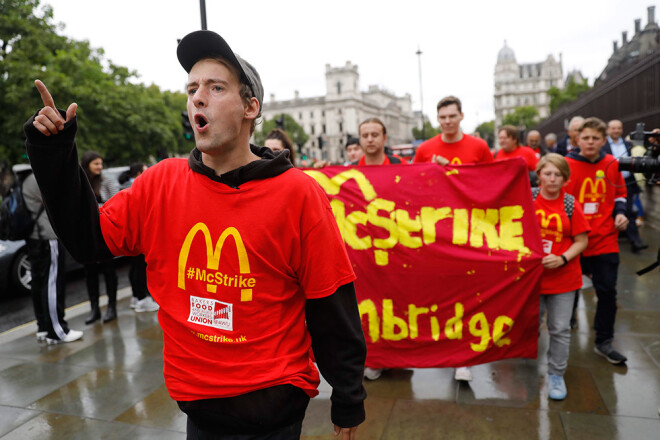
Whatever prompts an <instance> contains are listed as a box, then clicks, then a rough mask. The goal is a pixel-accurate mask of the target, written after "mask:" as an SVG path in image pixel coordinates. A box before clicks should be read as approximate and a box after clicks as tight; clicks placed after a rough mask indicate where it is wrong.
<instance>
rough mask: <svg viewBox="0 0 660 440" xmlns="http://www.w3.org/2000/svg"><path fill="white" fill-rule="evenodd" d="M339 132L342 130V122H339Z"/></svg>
mask: <svg viewBox="0 0 660 440" xmlns="http://www.w3.org/2000/svg"><path fill="white" fill-rule="evenodd" d="M339 132H340V133H343V132H344V124H342V123H341V122H340V123H339Z"/></svg>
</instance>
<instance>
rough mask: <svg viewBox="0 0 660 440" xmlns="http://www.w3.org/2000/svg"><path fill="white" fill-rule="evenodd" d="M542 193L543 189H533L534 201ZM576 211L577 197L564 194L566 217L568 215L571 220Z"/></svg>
mask: <svg viewBox="0 0 660 440" xmlns="http://www.w3.org/2000/svg"><path fill="white" fill-rule="evenodd" d="M540 192H541V188H532V199H533V200H536V198H537V197H538V195H539V193H540ZM574 209H575V197H573V196H572V195H570V194H567V193H564V211H566V215H568V219H569V220H570V219H571V218H572V217H573V210H574Z"/></svg>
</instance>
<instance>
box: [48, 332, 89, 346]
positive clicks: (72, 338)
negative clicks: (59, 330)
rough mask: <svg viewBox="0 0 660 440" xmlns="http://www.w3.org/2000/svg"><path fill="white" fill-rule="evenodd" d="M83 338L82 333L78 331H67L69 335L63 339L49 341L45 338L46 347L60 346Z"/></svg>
mask: <svg viewBox="0 0 660 440" xmlns="http://www.w3.org/2000/svg"><path fill="white" fill-rule="evenodd" d="M82 337H83V332H81V331H80V330H69V333H67V334H66V336H65V337H64V338H63V339H50V338H46V343H48V345H54V344H61V343H63V342H74V341H77V340H79V339H81V338H82Z"/></svg>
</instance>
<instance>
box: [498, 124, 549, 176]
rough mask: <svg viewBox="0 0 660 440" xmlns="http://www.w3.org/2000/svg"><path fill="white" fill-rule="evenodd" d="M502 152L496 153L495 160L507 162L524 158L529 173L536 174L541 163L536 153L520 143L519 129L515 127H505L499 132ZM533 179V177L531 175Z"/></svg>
mask: <svg viewBox="0 0 660 440" xmlns="http://www.w3.org/2000/svg"><path fill="white" fill-rule="evenodd" d="M497 137H498V140H499V142H500V150H499V151H497V152H496V153H495V160H506V159H512V158H514V157H522V158H523V159H525V162H526V163H527V171H528V172H529V173H534V174H536V164H538V163H539V160H538V158H537V157H536V154H535V153H534V151H533V150H532V149H531V148H529V147H526V146H523V145H520V144H519V143H518V129H517V128H516V127H514V126H513V125H505V126H503V127H501V128H500V131H498V132H497ZM530 178H531V175H530Z"/></svg>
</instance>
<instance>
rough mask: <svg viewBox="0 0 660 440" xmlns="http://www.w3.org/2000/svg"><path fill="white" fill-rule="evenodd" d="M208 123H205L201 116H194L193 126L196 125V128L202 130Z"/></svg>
mask: <svg viewBox="0 0 660 440" xmlns="http://www.w3.org/2000/svg"><path fill="white" fill-rule="evenodd" d="M207 124H208V122H207V121H206V118H205V117H204V116H203V115H200V114H196V115H195V125H197V128H204V127H206V125H207Z"/></svg>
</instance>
